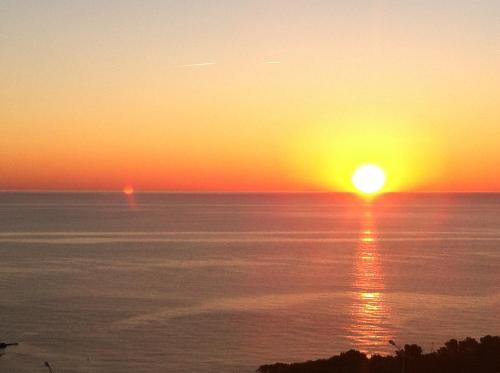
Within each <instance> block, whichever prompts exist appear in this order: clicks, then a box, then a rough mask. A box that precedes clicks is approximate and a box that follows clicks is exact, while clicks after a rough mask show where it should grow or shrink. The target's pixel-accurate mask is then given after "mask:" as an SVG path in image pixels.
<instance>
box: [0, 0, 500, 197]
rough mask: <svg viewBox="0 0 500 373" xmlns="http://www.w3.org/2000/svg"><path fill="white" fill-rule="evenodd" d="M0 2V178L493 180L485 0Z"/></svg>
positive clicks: (107, 184)
mask: <svg viewBox="0 0 500 373" xmlns="http://www.w3.org/2000/svg"><path fill="white" fill-rule="evenodd" d="M111 3H113V2H110V3H109V4H101V3H92V2H85V1H82V2H79V1H75V2H58V1H51V2H47V4H45V5H43V6H42V5H41V4H40V3H39V2H36V1H26V2H17V1H6V2H2V4H1V5H0V8H1V9H0V25H1V26H0V27H1V29H0V30H1V33H2V43H1V46H0V54H1V58H0V83H1V84H0V189H7V190H16V189H49V190H61V189H71V190H121V189H122V187H123V186H124V185H133V186H134V188H135V189H136V190H169V191H188V190H203V191H208V190H217V191H248V190H252V191H275V190H289V191H295V190H301V191H304V190H331V191H349V190H352V186H351V184H350V179H351V175H352V173H353V172H354V169H355V168H356V167H357V166H359V165H361V164H365V163H375V164H378V165H380V166H381V167H382V168H383V169H384V170H385V172H386V174H387V179H388V184H387V186H386V189H385V190H387V191H500V167H499V166H498V165H500V152H499V151H498V142H499V139H500V110H499V109H498V108H499V107H500V74H499V71H500V25H499V23H498V18H499V17H500V3H499V2H498V1H477V2H472V1H465V0H457V1H453V2H451V1H449V2H442V4H435V2H434V1H430V0H422V1H419V2H407V4H400V2H395V1H375V0H374V1H368V0H366V1H362V0H356V1H353V2H339V3H338V4H337V3H335V2H332V1H326V0H325V1H314V2H311V1H301V0H298V1H296V2H293V4H290V2H288V1H252V2H247V1H229V0H219V1H208V0H207V1H192V2H184V1H178V2H176V1H171V2H162V1H150V2H147V4H146V2H142V1H132V0H126V1H122V2H114V4H115V5H112V4H111Z"/></svg>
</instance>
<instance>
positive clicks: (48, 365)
mask: <svg viewBox="0 0 500 373" xmlns="http://www.w3.org/2000/svg"><path fill="white" fill-rule="evenodd" d="M43 365H45V366H46V367H47V368H49V372H50V373H53V372H52V368H51V367H50V364H49V362H48V361H46V362H45V363H44V364H43Z"/></svg>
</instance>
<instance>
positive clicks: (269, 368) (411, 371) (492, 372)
mask: <svg viewBox="0 0 500 373" xmlns="http://www.w3.org/2000/svg"><path fill="white" fill-rule="evenodd" d="M257 372H258V373H327V372H328V373H499V372H500V337H492V336H490V335H487V336H485V337H482V338H481V339H480V340H479V342H478V341H477V340H475V339H474V338H469V337H468V338H465V339H464V340H462V341H457V340H456V339H451V340H449V341H448V342H446V343H445V345H444V346H443V347H441V348H439V349H438V350H437V351H435V352H430V353H425V354H424V353H422V348H421V347H420V346H418V345H415V344H412V345H408V344H406V345H405V346H404V348H403V349H400V350H398V351H396V353H395V355H392V356H380V355H374V356H372V357H367V356H366V355H365V354H363V353H361V352H359V351H356V350H350V351H347V352H343V353H341V354H340V355H336V356H332V357H331V358H329V359H321V360H315V361H307V362H303V363H293V364H284V363H276V364H271V365H262V366H261V367H259V369H257Z"/></svg>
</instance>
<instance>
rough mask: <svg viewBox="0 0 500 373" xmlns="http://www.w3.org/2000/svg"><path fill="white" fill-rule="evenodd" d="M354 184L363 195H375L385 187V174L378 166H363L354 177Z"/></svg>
mask: <svg viewBox="0 0 500 373" xmlns="http://www.w3.org/2000/svg"><path fill="white" fill-rule="evenodd" d="M352 183H353V184H354V186H355V187H356V189H357V190H359V191H360V192H361V193H364V194H374V193H377V192H379V191H380V190H381V189H382V187H383V186H384V184H385V173H384V171H383V170H382V169H381V168H380V167H378V166H374V165H365V166H361V167H359V168H358V169H357V170H356V171H355V172H354V175H352Z"/></svg>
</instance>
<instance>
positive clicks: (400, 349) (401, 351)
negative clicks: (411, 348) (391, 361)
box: [389, 339, 406, 373]
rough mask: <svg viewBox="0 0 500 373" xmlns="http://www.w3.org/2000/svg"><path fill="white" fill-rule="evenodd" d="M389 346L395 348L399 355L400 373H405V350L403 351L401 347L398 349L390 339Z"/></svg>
mask: <svg viewBox="0 0 500 373" xmlns="http://www.w3.org/2000/svg"><path fill="white" fill-rule="evenodd" d="M389 344H390V345H392V346H394V347H396V348H397V349H398V351H399V352H400V353H401V356H402V358H403V364H402V365H401V373H405V372H406V353H405V350H403V349H402V348H401V347H399V346H398V345H397V344H396V342H394V341H393V340H392V339H391V340H390V341H389Z"/></svg>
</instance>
